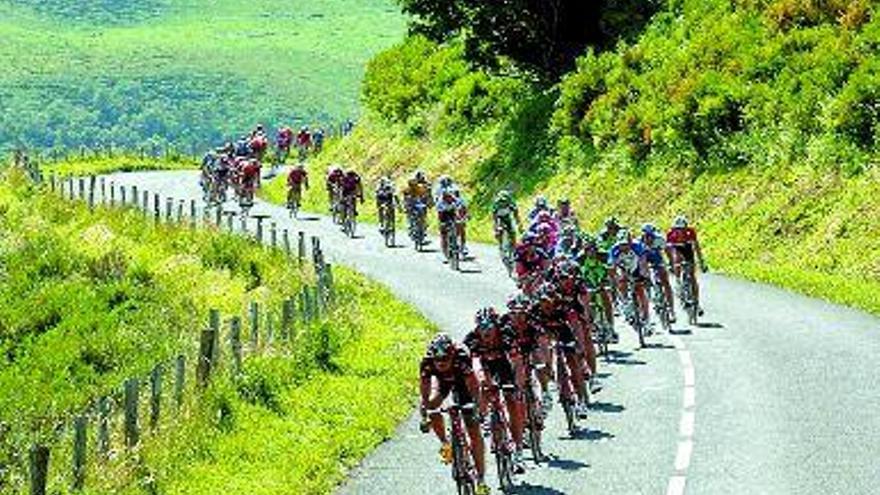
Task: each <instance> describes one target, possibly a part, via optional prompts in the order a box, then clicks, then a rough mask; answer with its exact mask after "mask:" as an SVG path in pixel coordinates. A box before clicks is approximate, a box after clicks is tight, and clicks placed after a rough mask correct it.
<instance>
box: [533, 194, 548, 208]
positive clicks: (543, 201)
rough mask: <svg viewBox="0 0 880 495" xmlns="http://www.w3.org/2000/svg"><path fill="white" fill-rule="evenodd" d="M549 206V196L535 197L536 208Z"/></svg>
mask: <svg viewBox="0 0 880 495" xmlns="http://www.w3.org/2000/svg"><path fill="white" fill-rule="evenodd" d="M547 208H549V205H548V204H547V198H545V197H544V196H538V197H537V198H535V209H542V210H546V209H547Z"/></svg>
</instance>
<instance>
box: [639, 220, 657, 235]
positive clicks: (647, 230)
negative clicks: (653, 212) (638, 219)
mask: <svg viewBox="0 0 880 495" xmlns="http://www.w3.org/2000/svg"><path fill="white" fill-rule="evenodd" d="M642 233H643V234H647V235H649V236H651V237H657V227H655V226H654V224H652V223H646V224H645V225H642Z"/></svg>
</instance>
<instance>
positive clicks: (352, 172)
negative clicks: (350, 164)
mask: <svg viewBox="0 0 880 495" xmlns="http://www.w3.org/2000/svg"><path fill="white" fill-rule="evenodd" d="M345 175H346V176H347V177H358V173H357V172H355V171H354V170H349V171H348V172H346V173H345Z"/></svg>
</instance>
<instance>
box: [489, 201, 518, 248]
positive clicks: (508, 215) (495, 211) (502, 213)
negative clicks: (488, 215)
mask: <svg viewBox="0 0 880 495" xmlns="http://www.w3.org/2000/svg"><path fill="white" fill-rule="evenodd" d="M492 218H493V220H494V224H495V239H496V241H497V242H499V243H500V242H501V234H502V233H505V232H506V233H507V236H508V238H509V239H510V244H511V245H512V246H515V245H516V233H517V231H521V230H522V219H521V218H520V216H519V209H518V208H517V206H516V201H514V200H513V195H512V194H510V191H508V190H506V189H504V190H501V191H499V192H498V194H497V195H495V200H494V201H493V202H492ZM514 224H515V225H516V229H514Z"/></svg>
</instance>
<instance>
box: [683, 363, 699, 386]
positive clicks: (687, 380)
mask: <svg viewBox="0 0 880 495" xmlns="http://www.w3.org/2000/svg"><path fill="white" fill-rule="evenodd" d="M694 381H696V378H695V377H694V367H693V366H691V367H689V368H685V369H684V386H685V387H693V386H694Z"/></svg>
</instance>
